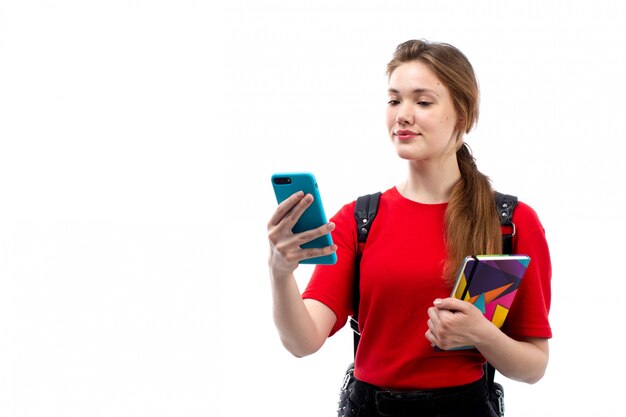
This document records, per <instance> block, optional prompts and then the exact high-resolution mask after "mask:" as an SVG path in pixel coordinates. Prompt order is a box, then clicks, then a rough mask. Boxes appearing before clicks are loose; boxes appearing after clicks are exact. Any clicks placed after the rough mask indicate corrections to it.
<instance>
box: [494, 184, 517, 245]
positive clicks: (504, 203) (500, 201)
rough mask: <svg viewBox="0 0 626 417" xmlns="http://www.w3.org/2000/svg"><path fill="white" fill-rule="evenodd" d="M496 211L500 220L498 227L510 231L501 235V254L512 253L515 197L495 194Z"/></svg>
mask: <svg viewBox="0 0 626 417" xmlns="http://www.w3.org/2000/svg"><path fill="white" fill-rule="evenodd" d="M495 198H496V209H497V210H498V217H499V218H500V226H504V227H508V228H510V229H511V231H510V233H509V232H505V233H502V253H506V254H511V253H513V236H515V223H513V210H515V206H517V197H515V196H514V195H509V194H502V193H499V192H497V191H496V192H495Z"/></svg>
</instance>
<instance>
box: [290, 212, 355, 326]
mask: <svg viewBox="0 0 626 417" xmlns="http://www.w3.org/2000/svg"><path fill="white" fill-rule="evenodd" d="M354 206H355V202H352V203H350V204H347V205H345V206H344V207H343V208H341V210H339V212H338V213H337V214H335V215H334V216H333V217H332V218H331V221H332V222H334V223H335V230H333V232H332V237H333V243H334V244H336V245H337V263H335V264H334V265H317V266H316V267H315V270H314V271H313V275H312V276H311V280H310V281H309V283H308V285H307V287H306V289H305V291H304V292H303V293H302V298H312V299H315V300H317V301H319V302H321V303H323V304H325V305H326V306H328V307H329V308H330V309H331V310H332V311H333V312H334V313H335V316H337V321H336V322H335V325H334V326H333V329H332V330H331V332H330V334H329V336H332V335H333V334H335V333H336V332H337V331H338V330H340V329H341V328H342V327H343V326H344V325H345V324H346V321H347V320H348V316H350V315H352V282H353V276H354V258H355V254H356V245H357V237H356V220H355V218H354Z"/></svg>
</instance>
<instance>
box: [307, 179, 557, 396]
mask: <svg viewBox="0 0 626 417" xmlns="http://www.w3.org/2000/svg"><path fill="white" fill-rule="evenodd" d="M354 206H355V202H354V201H353V202H352V203H350V204H347V205H345V206H344V207H343V208H341V210H340V211H339V212H338V213H337V214H336V215H335V216H333V218H332V221H333V222H335V224H336V228H335V230H334V231H333V234H332V235H333V241H334V243H335V244H336V245H337V246H338V249H337V257H338V261H337V263H336V264H335V265H318V266H316V268H315V270H314V272H313V275H312V277H311V280H310V282H309V284H308V286H307V288H306V290H305V291H304V293H303V294H302V297H303V298H313V299H316V300H318V301H320V302H322V303H323V304H325V305H326V306H328V307H329V308H330V309H331V310H333V312H334V313H335V315H336V316H337V321H336V323H335V326H334V327H333V329H332V331H331V333H330V335H333V334H334V333H335V332H337V331H338V330H339V329H341V328H342V327H343V326H344V325H345V324H346V321H347V319H348V316H350V315H352V280H353V275H354V258H355V254H356V247H357V235H356V221H355V218H354ZM446 207H447V203H443V204H421V203H417V202H415V201H411V200H408V199H406V198H404V197H403V196H402V195H400V193H399V192H398V190H397V189H396V188H395V187H394V188H391V189H389V190H387V191H386V192H385V193H383V195H382V196H381V199H380V203H379V209H378V214H377V216H376V219H375V221H374V223H373V225H372V228H371V230H370V232H369V236H368V239H367V243H366V245H365V248H364V249H363V258H362V260H361V301H360V312H359V314H360V315H359V325H360V328H361V341H360V343H359V348H358V351H357V356H356V359H355V362H356V368H355V375H356V377H357V378H358V379H360V380H362V381H365V382H369V383H370V384H374V385H378V386H382V387H386V388H395V389H429V388H440V387H448V386H456V385H462V384H468V383H471V382H473V381H476V380H477V379H479V378H480V377H481V376H482V365H483V364H484V361H485V360H484V358H483V356H482V355H481V354H480V353H479V352H478V351H477V350H455V351H448V352H437V351H435V350H433V348H432V347H431V345H430V343H429V342H428V340H427V339H426V337H425V336H424V333H426V330H427V329H428V326H427V320H428V313H427V310H428V308H429V307H431V306H432V305H433V301H434V300H435V299H436V298H446V297H449V296H450V291H451V288H450V287H449V286H446V285H445V283H444V281H443V278H442V276H443V265H444V262H445V259H446V251H445V243H444V216H445V210H446ZM513 221H514V223H515V226H516V231H517V233H516V236H515V240H514V245H515V246H514V248H515V252H516V253H523V254H527V255H529V256H530V257H531V262H530V265H529V268H528V270H527V272H526V275H525V276H524V279H523V280H522V284H521V286H520V288H519V290H518V293H517V296H516V299H515V301H514V303H513V305H512V306H511V310H510V312H509V314H508V316H507V319H506V322H505V325H504V327H503V331H504V332H505V333H507V334H508V335H509V336H511V337H514V338H519V337H541V338H550V337H552V332H551V328H550V324H549V321H548V312H549V309H550V296H551V294H550V279H551V264H550V253H549V250H548V245H547V243H546V239H545V233H544V229H543V226H542V225H541V223H540V222H539V219H538V217H537V215H536V213H535V211H534V210H533V209H532V208H530V207H529V206H528V205H526V204H524V203H522V202H520V203H518V205H517V207H516V209H515V211H514V215H513Z"/></svg>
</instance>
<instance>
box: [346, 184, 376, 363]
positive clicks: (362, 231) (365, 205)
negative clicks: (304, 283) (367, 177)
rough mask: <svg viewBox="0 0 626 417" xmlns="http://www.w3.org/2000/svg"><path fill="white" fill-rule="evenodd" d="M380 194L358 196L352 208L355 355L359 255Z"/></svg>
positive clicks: (357, 323) (352, 319)
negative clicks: (355, 231) (353, 231)
mask: <svg viewBox="0 0 626 417" xmlns="http://www.w3.org/2000/svg"><path fill="white" fill-rule="evenodd" d="M380 195H381V193H380V192H378V193H374V194H367V195H363V196H360V197H359V198H357V200H356V206H355V207H354V218H355V219H356V229H357V234H358V243H357V248H356V256H355V260H354V282H353V287H352V309H353V315H352V317H351V318H350V327H352V331H353V333H354V354H355V355H356V349H357V346H358V345H359V340H360V339H361V333H360V331H359V301H360V299H361V295H360V293H361V292H360V290H359V288H360V283H361V266H360V265H361V255H362V251H363V246H365V241H366V240H367V236H368V235H369V231H370V228H371V227H372V223H373V222H374V218H375V217H376V213H377V212H378V201H379V200H380Z"/></svg>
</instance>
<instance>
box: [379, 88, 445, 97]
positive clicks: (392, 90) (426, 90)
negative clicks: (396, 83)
mask: <svg viewBox="0 0 626 417" xmlns="http://www.w3.org/2000/svg"><path fill="white" fill-rule="evenodd" d="M387 92H388V93H393V94H400V92H399V91H398V90H396V89H395V88H389V89H387ZM412 93H413V94H422V93H431V94H434V95H436V96H437V97H439V94H437V93H436V92H435V90H431V89H430V88H416V89H414V90H413V91H412Z"/></svg>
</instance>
